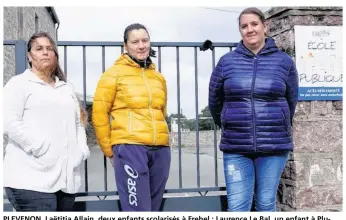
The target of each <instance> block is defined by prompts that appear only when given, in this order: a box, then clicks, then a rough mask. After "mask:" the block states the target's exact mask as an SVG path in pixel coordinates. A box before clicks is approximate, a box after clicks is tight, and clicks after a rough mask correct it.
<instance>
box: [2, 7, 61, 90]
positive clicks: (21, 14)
mask: <svg viewBox="0 0 346 220" xmlns="http://www.w3.org/2000/svg"><path fill="white" fill-rule="evenodd" d="M35 16H37V19H38V22H37V24H38V26H37V27H36V22H35ZM35 29H37V30H39V31H46V32H48V33H49V34H50V35H51V36H52V37H53V38H54V39H56V36H55V35H56V32H55V24H54V22H53V19H52V17H51V15H50V14H49V13H48V11H47V9H46V8H45V7H4V40H25V41H27V40H29V38H30V37H31V35H33V34H34V33H35ZM3 52H4V78H3V79H4V80H3V85H5V84H6V83H7V82H8V80H9V79H10V78H11V77H12V76H14V75H15V54H14V46H4V49H3Z"/></svg>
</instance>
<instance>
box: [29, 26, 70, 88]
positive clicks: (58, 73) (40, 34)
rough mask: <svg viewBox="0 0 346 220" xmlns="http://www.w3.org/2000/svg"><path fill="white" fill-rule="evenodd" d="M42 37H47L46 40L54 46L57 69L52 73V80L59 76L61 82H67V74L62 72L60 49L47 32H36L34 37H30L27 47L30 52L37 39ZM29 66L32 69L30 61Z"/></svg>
mask: <svg viewBox="0 0 346 220" xmlns="http://www.w3.org/2000/svg"><path fill="white" fill-rule="evenodd" d="M40 37H45V38H47V39H48V40H49V41H50V43H51V44H52V47H53V51H54V53H55V56H56V65H55V68H54V70H53V73H52V78H54V76H57V77H58V78H59V79H60V80H62V81H64V82H66V77H65V74H64V73H63V71H62V69H61V67H60V64H59V53H58V48H57V46H56V44H55V41H54V40H53V38H52V37H51V36H50V35H49V34H48V33H47V32H36V33H35V34H34V35H32V36H31V37H30V39H29V41H28V45H27V49H28V52H30V51H31V48H32V44H33V42H34V41H35V40H36V39H37V38H40ZM28 61H29V60H28ZM29 65H30V67H32V64H31V62H30V61H29Z"/></svg>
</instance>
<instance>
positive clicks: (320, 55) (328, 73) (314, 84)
mask: <svg viewBox="0 0 346 220" xmlns="http://www.w3.org/2000/svg"><path fill="white" fill-rule="evenodd" d="M294 33H295V51H296V65H297V71H298V75H299V76H298V78H299V100H342V84H343V74H342V26H294Z"/></svg>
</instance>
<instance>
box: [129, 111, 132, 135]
mask: <svg viewBox="0 0 346 220" xmlns="http://www.w3.org/2000/svg"><path fill="white" fill-rule="evenodd" d="M129 132H132V111H130V113H129Z"/></svg>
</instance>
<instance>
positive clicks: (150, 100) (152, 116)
mask: <svg viewBox="0 0 346 220" xmlns="http://www.w3.org/2000/svg"><path fill="white" fill-rule="evenodd" d="M142 78H143V80H144V82H145V85H146V87H147V90H148V94H149V106H148V107H149V111H150V114H151V123H152V125H153V129H154V134H153V145H155V143H156V127H155V122H154V115H153V110H152V109H151V103H152V94H151V91H150V88H149V85H148V82H147V80H146V78H145V76H144V68H142Z"/></svg>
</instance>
